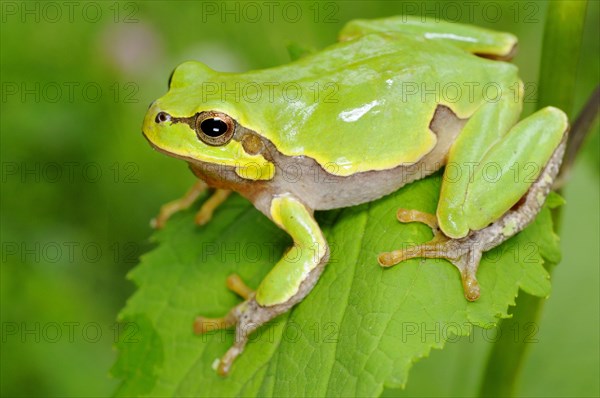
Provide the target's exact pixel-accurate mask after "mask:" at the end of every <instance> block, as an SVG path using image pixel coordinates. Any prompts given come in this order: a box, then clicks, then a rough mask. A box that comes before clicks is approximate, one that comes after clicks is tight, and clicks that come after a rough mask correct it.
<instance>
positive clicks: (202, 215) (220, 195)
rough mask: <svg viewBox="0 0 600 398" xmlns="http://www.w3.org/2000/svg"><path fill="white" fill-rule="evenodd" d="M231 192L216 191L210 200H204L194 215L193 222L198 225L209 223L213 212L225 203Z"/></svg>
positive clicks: (225, 190)
mask: <svg viewBox="0 0 600 398" xmlns="http://www.w3.org/2000/svg"><path fill="white" fill-rule="evenodd" d="M230 194H231V191H230V190H228V189H217V190H216V191H215V192H214V193H213V194H212V196H211V197H210V198H208V199H207V200H206V202H204V203H203V204H202V207H201V208H200V210H198V213H196V217H195V218H194V221H195V222H196V224H198V225H205V224H206V223H208V222H209V221H210V219H211V218H212V216H213V213H214V212H215V209H216V208H217V207H219V206H220V205H221V203H223V202H225V199H227V198H228V197H229V195H230Z"/></svg>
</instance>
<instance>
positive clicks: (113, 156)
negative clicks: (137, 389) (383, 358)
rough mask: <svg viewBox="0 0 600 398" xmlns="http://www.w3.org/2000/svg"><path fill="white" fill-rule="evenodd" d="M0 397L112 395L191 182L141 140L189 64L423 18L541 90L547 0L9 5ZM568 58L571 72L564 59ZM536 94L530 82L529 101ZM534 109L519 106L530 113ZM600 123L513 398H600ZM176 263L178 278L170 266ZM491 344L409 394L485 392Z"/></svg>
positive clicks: (4, 52) (592, 12)
mask: <svg viewBox="0 0 600 398" xmlns="http://www.w3.org/2000/svg"><path fill="white" fill-rule="evenodd" d="M1 7H2V9H1V11H2V14H1V18H2V24H1V28H0V29H1V30H0V32H1V43H0V46H1V83H2V100H1V115H0V123H1V155H2V159H1V164H2V192H1V214H2V222H1V229H0V231H1V240H2V265H1V275H0V276H1V307H0V309H1V324H2V349H1V362H0V365H1V374H0V376H1V393H2V396H107V395H110V394H111V393H112V391H113V390H114V388H115V386H116V385H117V383H118V381H117V380H114V379H112V378H111V377H110V375H109V369H110V367H111V365H112V363H113V362H114V360H115V357H116V355H117V353H116V352H115V350H114V349H113V343H114V341H115V338H116V337H117V336H118V334H119V333H123V332H124V331H123V330H122V328H119V326H118V325H117V324H116V323H115V318H116V314H117V313H118V311H119V309H120V308H121V307H122V306H123V305H124V303H125V300H126V299H127V297H128V296H129V295H130V294H131V293H132V291H133V289H134V286H133V285H132V284H131V283H129V282H128V281H126V279H125V275H126V273H127V272H128V270H130V269H131V268H132V267H134V266H135V264H136V262H137V258H138V256H139V255H140V254H142V253H144V252H146V251H148V250H149V249H151V247H152V246H151V244H150V243H149V242H148V237H149V235H150V234H151V229H150V227H149V220H150V219H151V218H152V217H153V216H154V215H155V214H156V212H157V210H158V209H159V207H160V205H161V204H163V203H164V202H166V201H168V200H170V199H173V198H175V197H177V196H178V195H180V194H181V193H183V192H184V190H186V189H187V188H188V187H189V186H190V185H191V184H192V182H193V181H194V179H193V176H192V174H191V173H190V172H189V171H188V170H187V167H186V165H185V164H184V163H183V162H180V161H176V160H174V159H171V158H168V157H166V156H163V155H160V154H158V153H157V152H155V151H153V150H152V149H151V148H150V146H149V145H148V144H147V142H146V141H145V140H144V138H143V137H142V135H141V130H140V126H141V122H142V118H143V116H144V113H145V111H146V109H147V106H148V104H149V103H150V102H151V101H152V100H154V99H156V98H158V97H159V96H161V95H162V94H163V93H164V92H165V91H166V88H167V87H166V86H167V79H168V77H169V74H170V72H171V70H172V69H173V68H174V66H176V65H177V64H179V63H180V62H182V61H185V60H189V59H196V60H200V61H203V62H205V63H206V64H208V65H209V66H211V67H213V68H215V69H219V70H223V71H243V70H246V69H248V68H262V67H268V66H273V65H277V64H281V63H284V62H287V61H288V55H287V52H286V45H288V44H289V43H291V42H295V43H299V44H302V45H305V46H308V47H314V48H321V47H324V46H325V45H327V44H329V43H332V42H333V41H335V38H336V33H337V32H338V30H339V29H340V28H341V26H342V25H343V24H344V23H345V22H346V21H348V20H350V19H355V18H377V17H383V16H391V15H396V14H425V15H427V16H429V17H430V18H432V17H440V18H442V19H448V20H451V21H457V22H458V21H459V22H465V23H473V24H477V25H480V26H484V27H489V28H492V29H497V30H505V31H509V32H512V33H514V34H516V35H517V36H518V37H519V39H520V47H519V49H520V52H519V55H518V56H517V57H516V59H515V61H514V62H515V63H516V64H517V65H518V66H519V67H520V70H521V76H522V78H523V80H524V81H525V82H526V83H529V84H534V83H535V82H536V81H537V75H538V70H539V58H540V50H541V42H542V37H543V27H544V24H543V22H544V18H545V12H546V7H547V3H546V2H533V1H525V2H516V1H515V2H492V1H489V2H488V1H478V2H471V3H467V4H464V3H459V2H422V1H417V2H415V1H402V2H389V1H368V2H367V1H364V2H360V1H347V2H278V1H275V2H249V3H247V2H227V3H221V2H194V1H181V2H177V1H170V2H168V1H155V2H148V3H136V2H71V3H68V2H65V3H63V2H11V1H4V2H2V3H1ZM599 13H600V10H599V3H598V2H597V1H591V2H590V3H589V4H588V12H587V21H586V26H585V33H584V38H583V44H582V58H581V60H580V63H579V68H578V70H577V71H573V73H576V74H577V78H578V83H577V87H576V104H575V110H576V111H578V110H579V109H580V108H581V107H582V105H583V103H584V102H585V100H586V98H587V96H589V94H590V93H591V91H592V90H593V88H594V87H595V86H596V85H597V84H598V80H599V56H598V55H599V53H600V52H599V41H598V37H600V32H599ZM556 62H557V63H558V62H560V60H556ZM530 90H531V92H530V93H531V94H532V95H533V96H532V97H528V98H529V99H530V100H534V99H535V98H534V97H535V85H532V86H531V88H530ZM534 106H535V103H534V101H530V102H528V103H527V104H526V107H525V113H529V112H531V111H532V110H533V107H534ZM598 144H599V138H598V126H597V123H596V126H595V128H594V134H592V136H590V137H589V139H588V140H587V142H586V145H585V147H584V149H583V151H582V153H581V155H580V157H579V159H578V162H577V164H576V167H575V169H574V172H573V175H572V180H571V181H570V182H569V184H568V185H567V187H566V189H565V192H564V195H565V197H566V200H567V205H566V207H565V208H564V212H563V217H564V220H563V225H562V230H561V231H560V234H561V236H562V247H563V250H564V259H563V262H562V263H561V264H560V266H559V267H558V268H557V269H556V270H555V272H554V274H553V294H552V296H551V297H550V299H549V300H548V302H547V303H546V306H545V307H544V312H543V315H542V319H541V320H540V322H539V323H538V324H537V329H536V330H535V333H534V337H535V339H534V340H535V341H534V342H532V343H531V346H530V347H529V355H528V358H527V362H526V364H525V366H524V369H523V373H522V377H521V382H520V386H519V390H518V391H519V394H520V395H523V396H549V395H552V396H575V395H576V396H598V395H600V388H599V379H598V374H600V369H599V313H600V308H599V301H600V298H599V290H600V289H599V283H600V281H599V263H600V259H599V247H598V242H599V241H600V232H599V228H600V220H599V205H598V203H600V198H599V178H598V177H599V154H598V146H599V145H598ZM165 266H168V264H165ZM485 336H486V334H485V333H481V331H477V330H476V333H475V335H474V338H465V339H462V340H461V341H459V342H455V343H451V344H448V346H447V347H446V349H444V350H443V351H435V352H433V353H432V355H431V357H430V358H429V359H427V360H423V361H421V362H418V363H417V364H416V365H415V367H414V369H413V372H412V374H411V377H410V379H409V383H408V387H407V389H406V390H405V391H399V390H386V391H385V392H384V395H386V396H397V395H400V396H414V395H429V396H431V395H433V396H458V395H474V394H476V392H477V388H478V383H479V380H480V375H481V371H482V366H483V365H484V364H485V361H486V355H487V352H488V350H489V348H490V346H491V344H490V343H489V340H490V339H489V338H487V339H486V338H485Z"/></svg>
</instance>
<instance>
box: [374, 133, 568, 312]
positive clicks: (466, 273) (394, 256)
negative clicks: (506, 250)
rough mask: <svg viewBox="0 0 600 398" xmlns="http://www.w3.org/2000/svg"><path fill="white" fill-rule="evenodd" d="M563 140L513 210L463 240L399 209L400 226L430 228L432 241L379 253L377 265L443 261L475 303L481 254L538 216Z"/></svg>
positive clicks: (428, 216) (559, 159) (423, 215)
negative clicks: (411, 224) (455, 272)
mask: <svg viewBox="0 0 600 398" xmlns="http://www.w3.org/2000/svg"><path fill="white" fill-rule="evenodd" d="M566 139H567V135H566V134H565V135H564V136H563V138H562V140H561V142H560V144H559V145H558V146H557V147H556V149H555V150H554V152H553V154H552V156H551V157H550V159H549V161H548V163H547V164H546V166H545V167H544V169H543V171H542V173H541V174H540V176H539V177H538V178H537V180H536V181H535V182H534V183H533V184H532V185H531V187H530V188H529V190H528V191H527V192H526V194H525V196H523V197H522V198H521V200H520V201H519V202H518V203H517V204H516V205H515V206H513V208H512V209H510V210H509V211H508V212H506V213H505V214H504V215H503V216H502V217H501V218H500V219H498V220H497V221H495V222H493V223H492V224H490V225H489V226H487V227H486V228H483V229H480V230H477V231H471V232H470V233H469V234H468V235H467V236H465V237H464V238H460V239H452V238H448V237H447V236H445V235H444V234H443V233H442V232H441V231H440V230H439V229H438V228H439V227H438V225H437V221H435V217H434V216H433V215H431V214H427V213H421V212H418V211H415V210H410V211H407V210H404V209H401V211H399V216H398V219H399V220H400V221H401V222H414V221H417V222H422V223H425V224H427V225H429V226H430V227H431V228H432V230H433V232H434V238H433V239H432V240H431V241H429V242H426V243H424V244H420V245H417V246H416V247H411V248H407V249H402V250H396V251H393V252H389V253H382V254H380V255H379V257H378V261H379V264H380V265H381V266H382V267H391V266H393V265H395V264H398V263H399V262H402V261H404V260H408V259H410V258H415V257H424V258H445V259H447V260H448V261H450V262H451V263H452V264H453V265H454V266H456V267H457V268H458V269H459V271H460V273H461V278H462V284H463V289H464V293H465V297H466V298H467V299H468V300H469V301H474V300H477V298H478V297H479V284H478V282H477V277H476V274H477V269H478V267H479V261H480V260H481V256H482V254H483V252H485V251H488V250H490V249H493V248H494V247H496V246H498V245H500V244H501V243H503V242H504V241H506V240H508V239H509V238H510V237H512V236H514V235H515V234H517V233H518V232H520V231H522V230H523V229H524V228H525V227H526V226H527V225H528V224H529V223H530V222H531V221H533V219H534V218H535V216H536V215H537V214H538V213H539V211H540V209H541V207H542V205H543V203H544V200H545V198H546V196H547V195H548V193H549V192H550V189H551V188H552V183H553V181H554V179H555V178H556V175H557V174H558V171H559V168H560V164H561V162H562V158H563V155H564V151H565V146H566ZM401 214H402V215H401Z"/></svg>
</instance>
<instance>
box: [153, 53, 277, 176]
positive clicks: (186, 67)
mask: <svg viewBox="0 0 600 398" xmlns="http://www.w3.org/2000/svg"><path fill="white" fill-rule="evenodd" d="M227 76H228V74H225V73H219V72H216V71H213V70H212V69H210V68H208V67H207V66H206V65H204V64H202V63H200V62H185V63H183V64H181V65H179V66H178V67H177V68H176V69H175V70H174V71H173V74H172V75H171V78H170V79H169V91H168V92H167V94H165V95H164V96H163V97H161V98H159V99H158V100H156V101H154V102H153V103H152V104H151V105H150V108H149V109H148V112H147V113H146V117H145V119H144V124H143V127H142V131H143V134H144V136H145V137H146V139H148V141H150V143H151V144H152V146H153V147H154V148H156V149H158V150H159V151H161V152H164V153H166V154H168V155H170V156H174V157H177V158H180V159H184V160H186V161H190V162H202V163H204V164H213V165H223V166H231V167H234V168H235V171H236V173H237V174H238V175H239V176H240V177H242V178H245V179H249V180H259V179H260V180H265V179H270V178H272V177H273V173H274V165H273V163H271V162H269V161H268V160H266V159H265V158H264V157H263V156H262V149H263V148H262V146H261V143H260V142H259V141H260V140H259V139H258V138H257V137H256V136H255V135H254V134H251V133H252V132H251V131H250V130H248V129H246V128H245V127H243V126H242V125H241V124H240V123H239V122H238V119H239V117H240V115H241V114H243V111H242V110H241V109H240V104H239V103H236V102H235V101H234V102H230V103H228V102H226V101H223V100H222V99H221V98H219V97H216V96H214V95H213V96H212V97H211V95H209V93H207V92H206V91H207V90H209V89H211V88H212V87H214V85H216V84H219V82H220V81H222V80H223V79H224V78H226V77H227ZM232 76H233V75H232ZM211 93H212V94H214V93H213V92H211Z"/></svg>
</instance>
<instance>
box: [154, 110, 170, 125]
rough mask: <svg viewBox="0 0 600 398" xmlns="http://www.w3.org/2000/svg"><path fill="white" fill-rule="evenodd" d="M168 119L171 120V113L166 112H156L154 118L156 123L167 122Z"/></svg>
mask: <svg viewBox="0 0 600 398" xmlns="http://www.w3.org/2000/svg"><path fill="white" fill-rule="evenodd" d="M169 120H171V115H169V114H168V113H166V112H158V114H157V115H156V119H155V121H156V123H164V122H168V121H169Z"/></svg>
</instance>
